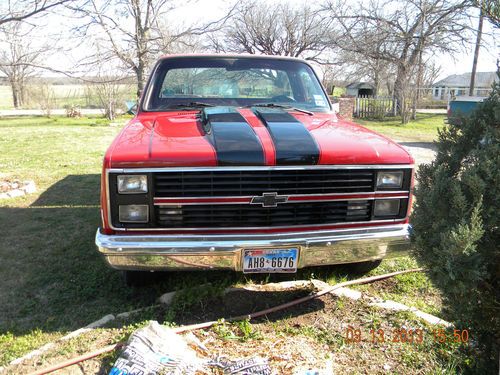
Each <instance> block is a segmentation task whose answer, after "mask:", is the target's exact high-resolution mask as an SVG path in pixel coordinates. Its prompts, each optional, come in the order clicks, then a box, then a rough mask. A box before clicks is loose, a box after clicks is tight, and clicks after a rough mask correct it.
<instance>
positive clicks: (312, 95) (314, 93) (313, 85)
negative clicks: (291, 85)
mask: <svg viewBox="0 0 500 375" xmlns="http://www.w3.org/2000/svg"><path fill="white" fill-rule="evenodd" d="M299 78H300V81H301V84H302V86H303V88H304V96H305V98H304V100H305V102H306V103H309V104H312V105H314V106H316V107H327V104H326V103H325V94H324V93H323V90H322V89H321V86H320V85H319V83H318V81H317V80H316V78H315V77H314V76H313V75H312V74H311V73H310V72H308V71H307V70H305V69H302V70H301V71H300V73H299Z"/></svg>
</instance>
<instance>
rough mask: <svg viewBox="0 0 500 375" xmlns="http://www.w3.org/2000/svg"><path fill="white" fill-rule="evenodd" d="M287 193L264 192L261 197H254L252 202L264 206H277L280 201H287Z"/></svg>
mask: <svg viewBox="0 0 500 375" xmlns="http://www.w3.org/2000/svg"><path fill="white" fill-rule="evenodd" d="M287 201H288V196H287V195H278V193H263V194H262V196H260V197H253V198H252V201H251V202H250V204H261V205H262V207H276V206H277V205H278V203H286V202H287Z"/></svg>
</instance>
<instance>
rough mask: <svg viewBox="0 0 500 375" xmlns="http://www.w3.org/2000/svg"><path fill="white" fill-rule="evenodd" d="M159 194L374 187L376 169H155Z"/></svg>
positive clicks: (307, 191) (332, 190)
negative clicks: (158, 171) (160, 170)
mask: <svg viewBox="0 0 500 375" xmlns="http://www.w3.org/2000/svg"><path fill="white" fill-rule="evenodd" d="M153 176H154V189H155V196H156V197H200V196H203V197H223V196H254V195H261V194H262V193H265V192H277V193H278V194H284V195H291V194H326V193H359V192H370V191H374V176H375V172H374V171H373V170H368V169H367V170H362V169H355V170H345V169H338V170H336V169H317V170H315V169H309V170H307V169H306V170H303V169H297V170H289V169H288V170H256V171H248V170H245V171H183V172H167V173H162V172H160V173H154V174H153Z"/></svg>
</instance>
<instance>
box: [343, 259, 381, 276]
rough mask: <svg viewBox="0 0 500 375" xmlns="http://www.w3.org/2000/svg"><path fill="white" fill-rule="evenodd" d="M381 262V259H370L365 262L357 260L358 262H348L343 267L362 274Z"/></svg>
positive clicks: (350, 271)
mask: <svg viewBox="0 0 500 375" xmlns="http://www.w3.org/2000/svg"><path fill="white" fill-rule="evenodd" d="M380 263H382V259H377V260H370V261H367V262H359V263H349V264H346V265H345V267H346V269H347V271H348V272H349V273H353V274H357V275H364V274H365V273H368V272H370V271H371V270H374V269H375V268H377V267H378V266H380Z"/></svg>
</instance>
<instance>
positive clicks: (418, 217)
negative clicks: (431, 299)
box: [412, 74, 500, 373]
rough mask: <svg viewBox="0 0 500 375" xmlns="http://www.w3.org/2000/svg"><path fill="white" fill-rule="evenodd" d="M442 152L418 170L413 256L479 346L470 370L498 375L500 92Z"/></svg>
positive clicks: (443, 137) (451, 134)
mask: <svg viewBox="0 0 500 375" xmlns="http://www.w3.org/2000/svg"><path fill="white" fill-rule="evenodd" d="M499 75H500V74H499ZM437 147H438V152H437V157H436V160H435V161H434V162H433V163H431V164H427V165H422V166H420V168H419V170H418V175H417V176H418V186H417V188H416V191H415V196H416V204H415V209H414V213H413V218H412V222H413V225H414V230H415V235H414V239H415V245H416V246H415V252H416V254H417V257H418V258H419V260H420V261H421V263H422V264H423V265H424V266H426V267H427V268H428V269H429V273H430V275H431V278H432V279H433V281H434V282H435V284H436V285H437V286H438V287H439V288H440V289H441V290H442V292H443V294H444V297H445V304H446V305H445V306H446V307H447V309H448V311H449V313H450V316H451V317H453V319H454V320H455V324H456V325H457V328H460V329H467V328H468V329H469V331H470V332H471V337H472V338H473V339H474V340H475V342H476V343H477V345H473V346H472V347H471V348H472V350H478V351H479V352H480V353H478V355H477V356H474V358H475V362H474V363H473V364H472V367H471V368H469V370H470V371H474V372H476V373H477V372H478V371H481V372H482V373H487V372H489V371H491V372H492V373H493V372H494V371H495V370H494V369H495V368H496V367H497V366H498V358H495V357H496V356H497V355H498V347H499V342H500V298H499V294H500V282H499V276H500V250H499V248H500V85H499V84H496V85H495V86H494V88H493V92H492V94H491V95H490V97H489V98H488V99H487V100H485V101H484V103H482V104H481V105H480V106H479V107H478V108H477V109H476V110H475V111H474V113H473V114H472V115H471V116H470V117H469V118H465V119H463V121H461V123H460V124H457V125H449V126H447V127H445V128H444V129H443V130H441V131H440V132H439V140H438V142H437ZM496 372H497V373H498V369H497V370H496Z"/></svg>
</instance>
